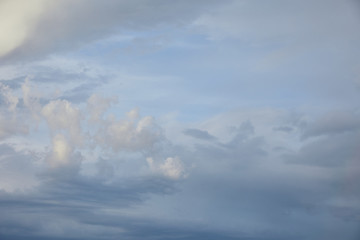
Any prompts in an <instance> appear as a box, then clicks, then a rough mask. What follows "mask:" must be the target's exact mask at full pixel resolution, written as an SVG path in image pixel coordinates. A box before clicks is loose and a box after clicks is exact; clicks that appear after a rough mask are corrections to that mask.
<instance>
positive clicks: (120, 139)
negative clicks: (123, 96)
mask: <svg viewBox="0 0 360 240" xmlns="http://www.w3.org/2000/svg"><path fill="white" fill-rule="evenodd" d="M127 115H128V118H127V119H124V120H117V119H115V117H109V118H108V119H107V121H106V122H105V123H104V127H103V128H101V129H100V131H99V132H98V134H97V136H96V140H97V142H98V143H99V144H100V145H102V146H107V147H110V148H112V150H114V151H121V150H126V151H141V150H146V149H150V148H151V147H153V145H154V144H155V143H156V142H157V141H159V140H160V139H161V137H162V132H161V129H160V128H159V127H158V126H157V125H156V124H155V122H154V119H153V118H152V117H151V116H146V117H143V118H139V117H138V113H137V110H132V111H130V112H129V113H128V114H127Z"/></svg>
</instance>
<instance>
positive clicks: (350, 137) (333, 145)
mask: <svg viewBox="0 0 360 240" xmlns="http://www.w3.org/2000/svg"><path fill="white" fill-rule="evenodd" d="M359 142H360V135H359V134H358V133H345V134H343V135H338V136H328V137H326V138H324V139H319V140H316V141H314V142H310V143H306V144H304V145H303V146H302V147H301V149H300V150H299V151H298V152H297V153H295V154H291V155H285V159H286V161H288V162H289V163H296V164H305V165H313V166H322V167H339V166H344V165H347V164H348V163H349V162H351V161H353V160H354V159H356V156H357V155H358V148H359V146H358V145H359V144H358V143H359Z"/></svg>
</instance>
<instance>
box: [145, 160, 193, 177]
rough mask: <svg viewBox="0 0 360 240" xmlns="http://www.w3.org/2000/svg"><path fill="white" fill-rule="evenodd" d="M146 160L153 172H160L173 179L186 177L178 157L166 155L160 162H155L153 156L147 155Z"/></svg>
mask: <svg viewBox="0 0 360 240" xmlns="http://www.w3.org/2000/svg"><path fill="white" fill-rule="evenodd" d="M146 162H147V163H148V165H149V168H150V169H151V171H153V172H154V173H160V174H162V175H164V176H166V177H168V178H171V179H174V180H177V179H180V178H182V177H186V174H185V168H184V164H183V162H182V161H181V160H180V158H179V157H168V158H166V159H165V161H164V162H163V163H160V164H158V163H155V162H154V159H153V158H151V157H148V158H146Z"/></svg>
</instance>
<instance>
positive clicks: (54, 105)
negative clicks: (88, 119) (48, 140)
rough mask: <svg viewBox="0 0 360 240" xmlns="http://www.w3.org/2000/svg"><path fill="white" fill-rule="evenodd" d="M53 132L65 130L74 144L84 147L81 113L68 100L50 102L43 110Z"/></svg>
mask: <svg viewBox="0 0 360 240" xmlns="http://www.w3.org/2000/svg"><path fill="white" fill-rule="evenodd" d="M41 113H42V115H43V116H44V117H45V119H46V121H47V123H48V125H49V127H50V129H51V130H52V131H54V132H55V131H59V130H65V131H66V132H68V133H69V136H70V140H71V143H72V144H77V145H82V143H83V136H82V130H81V123H80V120H81V113H80V110H79V109H78V108H76V107H73V106H72V104H71V103H70V102H68V101H66V100H54V101H50V102H49V103H48V104H47V105H45V106H44V107H43V108H42V110H41Z"/></svg>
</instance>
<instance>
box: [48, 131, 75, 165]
mask: <svg viewBox="0 0 360 240" xmlns="http://www.w3.org/2000/svg"><path fill="white" fill-rule="evenodd" d="M72 152H73V148H72V147H71V146H70V144H69V142H68V140H67V139H66V138H65V136H64V135H62V134H57V135H55V136H54V137H53V139H52V152H51V156H50V158H49V159H48V162H49V164H50V166H52V167H59V166H64V165H68V164H69V163H70V156H71V154H72Z"/></svg>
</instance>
